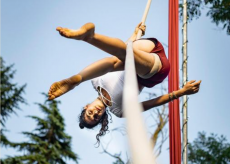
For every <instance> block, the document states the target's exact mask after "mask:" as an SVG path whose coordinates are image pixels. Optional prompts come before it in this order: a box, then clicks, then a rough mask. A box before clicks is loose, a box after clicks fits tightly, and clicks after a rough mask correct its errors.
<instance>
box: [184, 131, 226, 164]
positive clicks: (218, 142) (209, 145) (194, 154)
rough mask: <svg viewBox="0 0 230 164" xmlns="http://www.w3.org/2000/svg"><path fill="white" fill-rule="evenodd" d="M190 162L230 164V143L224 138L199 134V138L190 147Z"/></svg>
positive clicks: (196, 163) (198, 163) (203, 133)
mask: <svg viewBox="0 0 230 164" xmlns="http://www.w3.org/2000/svg"><path fill="white" fill-rule="evenodd" d="M188 161H189V163H191V164H227V163H230V143H228V142H227V140H226V138H225V137H224V136H222V135H221V136H220V137H219V136H217V135H216V134H211V135H210V136H208V137H207V136H206V133H205V132H199V133H198V138H197V139H195V140H194V141H193V143H190V144H189V145H188Z"/></svg>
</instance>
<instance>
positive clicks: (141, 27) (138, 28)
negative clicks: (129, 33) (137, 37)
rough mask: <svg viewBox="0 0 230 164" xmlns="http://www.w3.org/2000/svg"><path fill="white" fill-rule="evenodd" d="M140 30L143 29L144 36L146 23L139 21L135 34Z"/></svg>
mask: <svg viewBox="0 0 230 164" xmlns="http://www.w3.org/2000/svg"><path fill="white" fill-rule="evenodd" d="M139 30H141V31H142V34H141V36H144V35H145V30H146V25H144V24H142V22H141V23H139V24H138V25H137V27H136V28H135V34H137V33H138V31H139Z"/></svg>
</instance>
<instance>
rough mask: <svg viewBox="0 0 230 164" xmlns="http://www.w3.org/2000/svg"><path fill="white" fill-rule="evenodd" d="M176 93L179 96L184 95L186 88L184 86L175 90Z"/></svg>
mask: <svg viewBox="0 0 230 164" xmlns="http://www.w3.org/2000/svg"><path fill="white" fill-rule="evenodd" d="M175 94H176V96H177V97H178V98H179V97H181V96H184V89H183V88H182V89H179V90H177V91H175Z"/></svg>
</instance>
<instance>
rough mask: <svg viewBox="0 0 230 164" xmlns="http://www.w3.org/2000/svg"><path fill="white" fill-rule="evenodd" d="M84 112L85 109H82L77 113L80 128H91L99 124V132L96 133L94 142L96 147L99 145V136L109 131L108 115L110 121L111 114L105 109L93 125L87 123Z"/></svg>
mask: <svg viewBox="0 0 230 164" xmlns="http://www.w3.org/2000/svg"><path fill="white" fill-rule="evenodd" d="M85 112H86V109H83V110H82V112H81V113H80V115H79V117H78V118H79V127H80V128H81V129H83V128H84V127H86V128H88V129H92V128H94V127H95V126H97V125H98V124H101V129H100V131H99V133H98V134H97V135H96V139H97V142H96V143H95V145H97V144H98V146H97V147H99V146H100V137H101V136H104V135H105V134H106V132H109V126H108V124H109V116H110V121H112V116H111V114H110V113H109V112H108V111H107V110H106V111H105V113H104V114H103V115H102V117H101V119H100V120H99V121H98V122H97V123H96V124H94V125H90V124H88V123H87V122H86V121H85V117H84V116H85Z"/></svg>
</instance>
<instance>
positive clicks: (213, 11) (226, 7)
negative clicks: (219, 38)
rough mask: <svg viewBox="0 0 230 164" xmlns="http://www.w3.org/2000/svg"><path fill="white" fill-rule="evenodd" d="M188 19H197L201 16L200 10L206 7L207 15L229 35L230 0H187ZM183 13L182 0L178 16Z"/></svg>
mask: <svg viewBox="0 0 230 164" xmlns="http://www.w3.org/2000/svg"><path fill="white" fill-rule="evenodd" d="M187 6H188V8H187V12H188V13H187V14H188V20H189V21H192V20H193V19H194V18H196V19H198V18H199V17H200V16H201V10H202V9H207V10H208V11H207V14H206V15H207V16H209V17H210V18H211V20H212V22H214V23H215V24H216V25H217V26H218V25H220V24H221V25H222V28H223V29H226V32H227V34H228V35H230V0H187ZM182 14H183V1H182V0H181V3H180V18H181V19H182Z"/></svg>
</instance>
